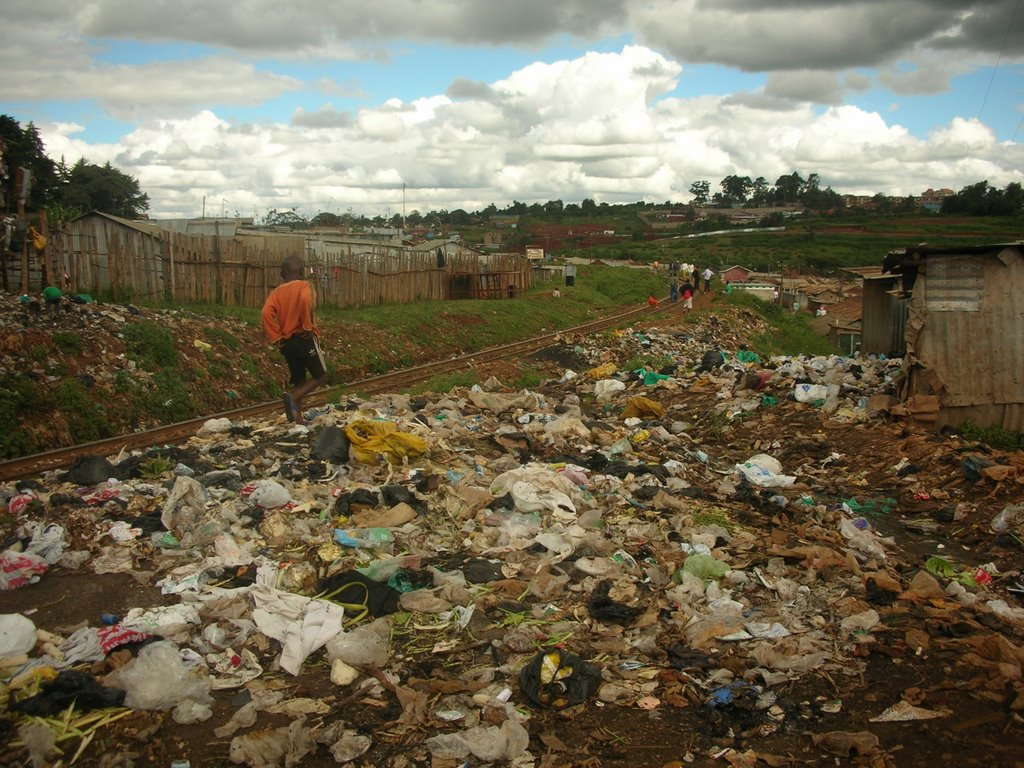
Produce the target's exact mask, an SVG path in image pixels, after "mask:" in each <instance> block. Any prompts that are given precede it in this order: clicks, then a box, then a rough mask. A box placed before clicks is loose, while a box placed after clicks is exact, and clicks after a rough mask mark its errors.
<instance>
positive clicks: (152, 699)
mask: <svg viewBox="0 0 1024 768" xmlns="http://www.w3.org/2000/svg"><path fill="white" fill-rule="evenodd" d="M106 684H107V685H110V686H113V687H115V688H120V689H121V690H123V691H124V692H125V699H124V703H125V706H127V707H131V708H132V709H171V708H174V707H180V706H181V705H186V706H188V708H189V709H193V708H192V706H191V705H196V704H198V705H208V704H209V703H210V702H211V701H212V699H211V697H210V686H211V681H210V677H209V675H208V674H207V673H206V670H205V668H203V669H202V670H201V671H200V670H198V669H188V668H187V667H186V666H185V664H184V663H183V662H182V660H181V654H180V653H179V652H178V648H177V646H175V645H174V643H170V642H166V641H160V642H156V643H151V644H149V645H146V646H143V648H142V649H141V650H140V651H139V655H138V657H137V658H136V659H135V660H134V661H133V662H132V663H131V664H128V665H127V666H124V667H121V668H120V669H116V670H114V671H113V672H111V673H110V674H109V675H107V678H106ZM193 713H194V714H200V715H201V714H202V713H201V712H200V713H195V712H194V710H193ZM209 716H210V712H209V708H208V707H207V711H206V717H199V718H198V719H200V720H205V719H207V718H208V717H209Z"/></svg>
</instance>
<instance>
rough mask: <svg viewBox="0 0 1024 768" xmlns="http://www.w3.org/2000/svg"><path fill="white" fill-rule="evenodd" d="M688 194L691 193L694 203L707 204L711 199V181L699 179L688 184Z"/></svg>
mask: <svg viewBox="0 0 1024 768" xmlns="http://www.w3.org/2000/svg"><path fill="white" fill-rule="evenodd" d="M690 194H691V195H693V204H694V205H707V204H708V200H710V199H711V182H710V181H705V180H703V179H701V180H700V181H695V182H693V184H691V185H690Z"/></svg>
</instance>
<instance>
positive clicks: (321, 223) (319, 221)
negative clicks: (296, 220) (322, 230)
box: [309, 211, 341, 227]
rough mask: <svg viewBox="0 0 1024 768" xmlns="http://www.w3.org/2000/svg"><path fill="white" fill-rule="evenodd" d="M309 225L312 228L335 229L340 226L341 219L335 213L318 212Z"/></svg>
mask: <svg viewBox="0 0 1024 768" xmlns="http://www.w3.org/2000/svg"><path fill="white" fill-rule="evenodd" d="M309 223H310V224H312V225H313V226H314V227H336V226H338V225H339V224H341V217H340V216H338V214H336V213H331V212H329V211H320V213H318V214H317V215H316V216H314V217H313V219H312V220H311V221H310V222H309Z"/></svg>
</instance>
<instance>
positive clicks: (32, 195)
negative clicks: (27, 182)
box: [0, 115, 58, 211]
mask: <svg viewBox="0 0 1024 768" xmlns="http://www.w3.org/2000/svg"><path fill="white" fill-rule="evenodd" d="M0 140H2V141H3V155H4V162H5V163H6V165H7V172H8V178H7V179H5V180H4V182H3V184H4V190H3V192H4V197H5V198H6V200H7V206H8V208H9V209H13V208H14V206H15V205H16V204H17V201H18V190H17V189H16V188H15V185H16V182H17V173H18V169H19V168H25V169H27V170H28V171H29V173H30V174H31V191H30V192H29V196H28V200H27V201H26V203H25V207H26V208H27V209H28V210H31V211H38V210H41V209H42V208H44V207H45V206H46V205H48V204H49V203H51V202H53V197H54V192H55V189H56V187H57V185H58V177H57V164H56V163H54V162H53V160H51V159H50V158H48V157H47V156H46V147H45V146H44V145H43V140H42V139H41V138H40V137H39V131H38V130H36V127H35V125H33V124H32V123H29V124H28V125H27V126H25V127H24V128H22V127H21V124H20V123H19V122H18V121H17V120H15V119H14V118H13V117H11V116H10V115H0Z"/></svg>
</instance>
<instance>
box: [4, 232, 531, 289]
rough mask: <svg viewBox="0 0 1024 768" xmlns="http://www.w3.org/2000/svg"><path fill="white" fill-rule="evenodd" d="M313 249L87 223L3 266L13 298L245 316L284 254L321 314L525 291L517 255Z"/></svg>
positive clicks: (298, 239) (273, 281)
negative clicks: (301, 274)
mask: <svg viewBox="0 0 1024 768" xmlns="http://www.w3.org/2000/svg"><path fill="white" fill-rule="evenodd" d="M312 242H313V241H309V242H307V240H306V238H305V237H303V236H302V235H269V236H263V235H259V234H256V235H250V234H243V235H237V236H232V237H225V236H212V237H201V236H195V235H186V234H181V233H171V232H167V231H165V230H159V229H157V228H155V227H151V226H148V225H142V224H140V225H138V226H125V225H124V224H122V223H120V222H119V221H117V220H112V219H109V218H108V217H103V216H96V215H92V216H87V217H83V219H80V220H78V221H75V222H72V223H71V224H69V225H67V226H66V227H64V228H62V229H61V230H58V231H56V232H53V233H51V236H50V239H49V244H48V245H47V247H46V249H45V250H44V251H43V252H41V253H39V252H35V251H33V250H32V249H31V247H28V251H29V253H30V258H28V259H27V260H26V259H24V258H21V259H9V260H7V261H6V263H5V266H6V267H7V268H8V276H9V283H10V286H11V290H14V289H15V288H16V286H19V285H29V288H30V290H33V291H34V290H40V289H41V288H42V287H43V285H42V283H43V281H44V280H45V275H52V276H56V281H55V282H57V283H58V284H59V285H60V286H61V287H62V289H64V290H70V291H73V292H76V293H89V294H93V295H99V296H103V295H110V296H113V297H116V298H117V300H120V301H130V300H135V301H160V300H169V301H174V302H178V303H193V302H195V303H208V304H225V305H229V306H239V307H252V308H259V307H261V306H262V305H263V302H264V300H265V299H266V296H267V294H268V293H269V292H270V290H271V289H273V288H274V287H275V286H276V285H278V284H279V283H280V282H281V276H280V269H281V261H282V259H283V258H284V257H285V256H287V255H290V254H297V255H301V256H303V257H304V258H305V259H306V262H307V264H308V266H309V267H310V272H311V274H310V278H309V279H310V281H311V282H312V283H313V284H314V286H315V287H316V290H317V293H318V301H319V303H320V304H321V305H325V306H333V307H361V306H372V305H377V304H398V303H407V302H413V301H420V300H442V299H450V298H466V297H471V298H497V297H501V298H504V297H506V296H510V295H517V294H518V293H519V292H521V291H522V290H524V289H526V288H529V287H530V286H531V285H532V276H531V271H530V264H529V262H528V261H527V260H526V258H525V257H523V256H520V255H518V254H481V253H477V252H475V251H472V250H470V249H467V248H463V247H461V246H458V245H457V244H452V243H449V244H447V246H444V250H445V252H446V253H445V259H444V264H443V265H439V264H438V260H437V256H436V253H435V251H433V250H432V251H428V252H421V251H415V250H412V249H409V248H406V247H403V246H396V245H393V244H390V243H372V242H368V243H356V244H354V245H353V244H349V245H348V247H346V248H337V247H335V248H332V249H326V250H325V249H322V248H321V249H318V248H316V247H314V246H313V245H312V244H311V243H312ZM318 251H319V252H318ZM23 276H24V278H25V282H23V280H22V278H23ZM51 280H53V278H51ZM510 287H511V290H510ZM22 290H24V288H22Z"/></svg>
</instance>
